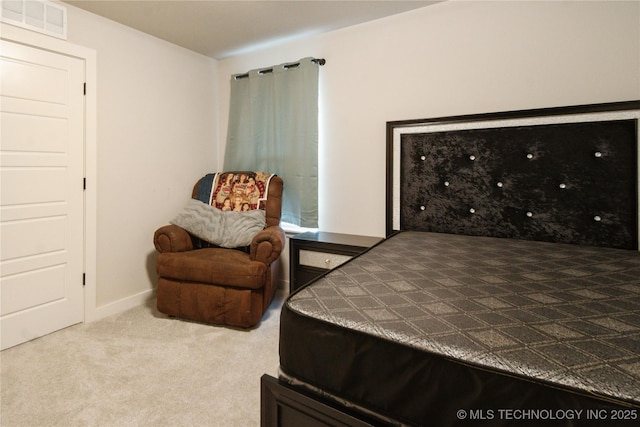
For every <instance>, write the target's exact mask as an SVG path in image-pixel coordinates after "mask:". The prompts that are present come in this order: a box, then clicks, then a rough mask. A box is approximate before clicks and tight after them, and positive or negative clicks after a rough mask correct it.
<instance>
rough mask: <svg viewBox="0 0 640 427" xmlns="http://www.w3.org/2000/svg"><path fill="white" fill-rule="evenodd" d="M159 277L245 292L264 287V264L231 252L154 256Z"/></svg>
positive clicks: (211, 251) (225, 250)
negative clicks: (226, 287)
mask: <svg viewBox="0 0 640 427" xmlns="http://www.w3.org/2000/svg"><path fill="white" fill-rule="evenodd" d="M157 271H158V274H159V275H160V276H161V277H168V278H172V279H177V280H183V281H191V282H199V283H210V284H215V285H224V286H232V287H237V288H245V289H258V288H261V287H263V286H264V284H265V277H266V274H267V265H266V264H264V263H263V262H260V261H252V260H251V259H250V257H249V254H247V253H245V252H242V251H239V250H233V249H222V248H206V249H198V250H193V251H187V252H166V253H160V254H158V263H157Z"/></svg>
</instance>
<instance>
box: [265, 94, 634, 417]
mask: <svg viewBox="0 0 640 427" xmlns="http://www.w3.org/2000/svg"><path fill="white" fill-rule="evenodd" d="M639 119H640V101H630V102H619V103H608V104H597V105H586V106H573V107H560V108H547V109H536V110H523V111H512V112H503V113H490V114H477V115H468V116H455V117H443V118H436V119H426V120H408V121H395V122H388V123H387V210H386V219H387V221H386V224H387V229H386V232H387V235H388V236H390V235H392V234H394V233H395V232H397V231H401V230H412V231H429V232H441V233H450V234H464V235H473V236H494V237H505V238H511V239H525V240H541V241H548V242H559V243H572V244H579V245H591V246H604V247H612V248H621V249H630V250H638V241H639V229H638V223H639V222H640V221H639V212H640V208H639V205H638V199H639V197H638V188H639V186H640V185H639V183H638V158H639V151H638V150H639V148H638V146H639V144H638V121H639ZM427 171H428V172H429V173H425V172H427ZM541 176H542V177H545V178H544V179H541V178H540V177H541ZM261 393H262V402H261V425H262V426H301V425H304V426H327V425H331V426H367V425H380V421H379V420H374V418H372V417H371V416H369V415H367V412H366V409H364V410H362V409H363V408H353V407H349V406H345V405H342V404H339V403H337V402H336V401H334V400H329V399H327V398H325V397H323V395H322V393H320V392H318V393H316V392H313V391H310V390H308V389H306V388H302V387H297V386H293V385H290V384H289V382H287V381H283V380H281V379H275V378H273V377H270V376H269V375H264V376H263V377H262V379H261ZM389 425H398V424H396V423H394V422H393V421H392V420H391V421H390V422H389Z"/></svg>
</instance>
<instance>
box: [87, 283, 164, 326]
mask: <svg viewBox="0 0 640 427" xmlns="http://www.w3.org/2000/svg"><path fill="white" fill-rule="evenodd" d="M155 295H156V290H155V289H149V290H146V291H143V292H140V293H138V294H135V295H132V296H130V297H127V298H123V299H121V300H118V301H114V302H112V303H109V304H107V305H103V306H101V307H96V308H95V310H94V312H93V315H92V316H90V317H91V318H88V317H89V316H87V318H86V320H85V321H86V322H93V321H95V320H100V319H103V318H105V317H108V316H113V315H114V314H120V313H122V312H124V311H127V310H129V309H132V308H135V307H138V306H140V305H143V304H145V303H146V302H147V301H149V300H150V299H153V298H155Z"/></svg>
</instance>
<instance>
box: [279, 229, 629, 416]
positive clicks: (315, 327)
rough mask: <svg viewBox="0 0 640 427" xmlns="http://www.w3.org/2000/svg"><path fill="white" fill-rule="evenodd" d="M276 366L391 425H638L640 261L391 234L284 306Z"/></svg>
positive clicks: (564, 247)
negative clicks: (543, 421)
mask: <svg viewBox="0 0 640 427" xmlns="http://www.w3.org/2000/svg"><path fill="white" fill-rule="evenodd" d="M280 369H281V371H282V372H283V374H284V375H285V376H286V377H288V378H295V379H296V380H297V381H301V382H303V383H305V384H307V385H309V386H310V387H314V388H317V389H321V390H323V391H324V392H326V393H328V394H329V395H331V396H333V397H334V398H339V399H342V400H344V401H346V402H349V403H350V404H352V405H355V406H358V407H364V408H367V409H368V410H370V411H372V412H373V413H375V414H377V415H378V416H379V417H381V419H387V420H396V421H398V422H399V423H401V424H408V425H425V424H429V423H430V422H433V421H434V420H437V421H438V424H439V425H454V424H456V423H457V422H459V421H460V420H462V419H465V418H466V419H467V420H469V419H473V420H476V421H481V420H489V421H487V422H490V424H491V425H499V424H500V421H504V423H506V424H509V422H508V421H509V420H510V418H509V415H511V416H512V417H513V416H516V415H515V414H516V413H514V412H513V411H514V410H519V411H521V412H518V413H517V414H520V415H522V414H526V416H527V417H529V418H524V419H523V418H521V419H519V420H518V423H517V424H521V423H522V421H523V420H527V419H528V420H531V421H532V422H534V421H539V420H540V418H539V417H543V416H553V417H555V418H558V414H561V415H562V416H561V417H560V419H556V421H557V422H558V424H560V425H562V424H568V425H573V424H572V423H574V424H575V420H576V417H581V418H579V419H580V420H581V421H584V423H583V424H585V423H586V424H589V422H590V421H594V422H595V420H596V418H597V417H600V416H607V418H605V419H607V420H608V422H609V424H615V423H616V421H615V417H616V415H620V417H621V418H624V417H625V416H626V417H628V418H629V417H633V422H637V419H638V417H640V412H639V409H638V408H640V253H639V252H637V251H631V250H623V249H609V248H598V247H591V246H577V245H570V244H557V243H547V242H531V241H524V240H514V239H504V238H492V237H472V236H464V235H451V234H443V233H428V232H410V231H406V232H401V233H398V234H396V235H394V236H391V237H390V238H388V239H386V240H384V241H383V242H382V243H380V244H378V245H376V246H374V247H373V248H371V249H370V250H369V251H367V252H366V253H364V254H363V255H361V256H359V257H356V258H354V259H352V260H351V261H349V262H348V263H346V264H344V265H342V266H341V267H340V268H338V269H336V270H333V271H331V272H329V273H328V274H326V275H324V276H323V277H321V278H319V279H318V280H316V281H314V282H313V283H311V284H309V285H307V286H305V287H303V288H301V289H300V290H298V291H297V292H296V293H294V294H292V295H290V297H289V298H288V299H287V301H286V302H285V304H284V306H283V310H282V314H281V333H280ZM522 410H525V411H527V412H522ZM509 411H511V412H509ZM532 411H537V412H532ZM559 411H564V412H559ZM571 411H572V412H571ZM577 411H583V412H580V413H578V412H577ZM586 411H591V412H586ZM603 411H604V412H603ZM613 411H622V412H619V413H615V412H613ZM624 411H626V412H624ZM569 414H572V419H568V418H567V417H569ZM612 414H614V415H612ZM587 416H589V417H590V418H586V417H587ZM511 421H513V420H511ZM598 421H599V422H601V420H598ZM622 421H623V422H624V421H627V420H624V419H623V420H622ZM578 424H580V423H578Z"/></svg>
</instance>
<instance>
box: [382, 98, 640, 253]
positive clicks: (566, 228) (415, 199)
mask: <svg viewBox="0 0 640 427" xmlns="http://www.w3.org/2000/svg"><path fill="white" fill-rule="evenodd" d="M639 119H640V101H632V102H621V103H611V104H598V105H589V106H576V107H562V108H552V109H538V110H526V111H516V112H507V113H491V114H482V115H472V116H457V117H446V118H439V119H430V120H412V121H397V122H389V123H387V235H389V234H391V233H392V232H394V231H396V230H414V231H432V232H442V233H453V234H467V235H478V236H494V237H507V238H516V239H526V240H541V241H551V242H560V243H574V244H583V245H593V246H605V247H614V248H624V249H636V250H637V249H638V209H639V208H638V120H639Z"/></svg>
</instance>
